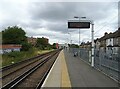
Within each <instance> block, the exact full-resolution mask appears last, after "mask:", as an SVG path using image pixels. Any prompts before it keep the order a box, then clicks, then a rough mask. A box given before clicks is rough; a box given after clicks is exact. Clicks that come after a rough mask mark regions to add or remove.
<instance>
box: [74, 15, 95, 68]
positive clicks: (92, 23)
mask: <svg viewBox="0 0 120 89" xmlns="http://www.w3.org/2000/svg"><path fill="white" fill-rule="evenodd" d="M74 18H78V19H79V22H80V18H82V19H86V17H78V16H74ZM89 22H90V24H91V25H92V28H91V35H92V37H91V41H92V47H91V48H92V50H91V51H92V53H91V66H92V67H94V22H93V21H92V20H89ZM79 51H80V28H79Z"/></svg>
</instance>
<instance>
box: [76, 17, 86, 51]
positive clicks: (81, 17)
mask: <svg viewBox="0 0 120 89" xmlns="http://www.w3.org/2000/svg"><path fill="white" fill-rule="evenodd" d="M74 18H78V19H79V22H80V19H81V18H82V19H85V18H86V17H78V16H74ZM79 53H80V28H79Z"/></svg>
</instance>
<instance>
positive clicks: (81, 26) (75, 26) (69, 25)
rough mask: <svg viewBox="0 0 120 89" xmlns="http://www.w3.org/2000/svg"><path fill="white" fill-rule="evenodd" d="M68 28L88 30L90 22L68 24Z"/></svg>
mask: <svg viewBox="0 0 120 89" xmlns="http://www.w3.org/2000/svg"><path fill="white" fill-rule="evenodd" d="M68 28H73V29H74V28H77V29H78V28H90V22H75V21H74V22H68Z"/></svg>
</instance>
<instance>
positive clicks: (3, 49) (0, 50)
mask: <svg viewBox="0 0 120 89" xmlns="http://www.w3.org/2000/svg"><path fill="white" fill-rule="evenodd" d="M21 48H22V45H14V44H6V45H0V54H4V53H10V52H13V51H20V49H21Z"/></svg>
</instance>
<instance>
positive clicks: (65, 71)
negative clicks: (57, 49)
mask: <svg viewBox="0 0 120 89" xmlns="http://www.w3.org/2000/svg"><path fill="white" fill-rule="evenodd" d="M61 60H62V85H61V87H69V88H70V87H71V82H70V78H69V74H68V69H67V65H66V61H65V57H64V52H63V51H62V52H61Z"/></svg>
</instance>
